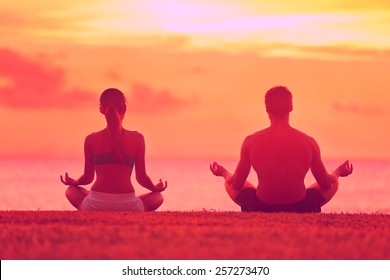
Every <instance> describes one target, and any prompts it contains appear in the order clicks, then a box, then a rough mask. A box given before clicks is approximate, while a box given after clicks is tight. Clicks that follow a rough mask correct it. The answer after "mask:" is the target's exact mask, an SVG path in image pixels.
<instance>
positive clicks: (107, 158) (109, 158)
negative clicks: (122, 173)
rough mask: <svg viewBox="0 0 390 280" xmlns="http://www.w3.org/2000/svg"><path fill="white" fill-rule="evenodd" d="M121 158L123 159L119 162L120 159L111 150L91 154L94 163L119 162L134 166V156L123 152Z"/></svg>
mask: <svg viewBox="0 0 390 280" xmlns="http://www.w3.org/2000/svg"><path fill="white" fill-rule="evenodd" d="M123 160H124V161H123V162H120V160H119V159H118V158H117V157H116V156H115V154H114V153H113V152H112V151H110V152H107V153H103V154H97V155H93V164H94V165H103V164H120V165H125V166H129V167H133V166H134V157H132V156H129V155H125V154H124V155H123Z"/></svg>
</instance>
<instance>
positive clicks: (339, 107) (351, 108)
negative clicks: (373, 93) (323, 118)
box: [332, 102, 387, 115]
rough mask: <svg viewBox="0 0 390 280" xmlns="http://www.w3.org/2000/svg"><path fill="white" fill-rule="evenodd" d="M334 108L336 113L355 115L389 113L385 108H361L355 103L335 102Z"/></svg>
mask: <svg viewBox="0 0 390 280" xmlns="http://www.w3.org/2000/svg"><path fill="white" fill-rule="evenodd" d="M332 108H333V110H334V111H336V112H339V113H347V114H353V115H384V114H386V112H387V111H386V110H385V109H383V108H379V107H375V106H371V107H369V106H361V105H358V104H355V103H350V104H341V103H339V102H334V103H333V104H332Z"/></svg>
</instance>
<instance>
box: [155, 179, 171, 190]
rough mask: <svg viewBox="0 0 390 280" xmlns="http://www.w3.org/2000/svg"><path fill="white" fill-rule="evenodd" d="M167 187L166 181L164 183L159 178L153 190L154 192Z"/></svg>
mask: <svg viewBox="0 0 390 280" xmlns="http://www.w3.org/2000/svg"><path fill="white" fill-rule="evenodd" d="M167 188H168V183H167V181H165V184H164V183H163V181H162V180H161V179H160V181H159V182H158V184H157V185H155V190H154V192H163V191H165V190H166V189H167Z"/></svg>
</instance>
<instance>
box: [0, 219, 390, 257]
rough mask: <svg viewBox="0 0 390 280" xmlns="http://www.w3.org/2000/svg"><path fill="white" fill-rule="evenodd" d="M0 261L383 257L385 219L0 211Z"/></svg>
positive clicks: (389, 224) (388, 227)
mask: <svg viewBox="0 0 390 280" xmlns="http://www.w3.org/2000/svg"><path fill="white" fill-rule="evenodd" d="M0 248H1V250H0V258H1V259H3V260H4V259H276V260H280V259H299V260H310V259H387V260H388V259H390V215H382V214H286V213H275V214H267V213H240V212H214V211H212V212H206V211H203V212H153V213H126V212H74V211H1V212H0Z"/></svg>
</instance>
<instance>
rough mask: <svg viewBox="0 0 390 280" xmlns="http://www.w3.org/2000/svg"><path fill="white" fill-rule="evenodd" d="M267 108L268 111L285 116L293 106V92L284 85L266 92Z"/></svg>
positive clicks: (276, 115)
mask: <svg viewBox="0 0 390 280" xmlns="http://www.w3.org/2000/svg"><path fill="white" fill-rule="evenodd" d="M265 108H266V110H267V113H269V114H271V115H273V116H275V117H278V118H283V117H285V116H287V115H288V114H289V113H290V112H291V111H292V108H293V104H292V94H291V92H290V91H289V90H288V88H286V87H284V86H276V87H273V88H271V89H269V90H268V91H267V93H266V94H265Z"/></svg>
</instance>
